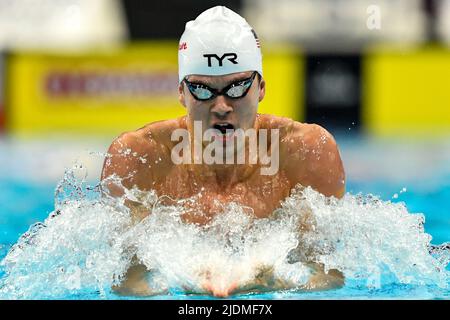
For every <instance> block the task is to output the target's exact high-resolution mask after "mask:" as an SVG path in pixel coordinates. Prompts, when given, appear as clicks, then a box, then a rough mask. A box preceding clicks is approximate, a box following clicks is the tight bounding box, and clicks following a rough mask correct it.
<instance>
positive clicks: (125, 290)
mask: <svg viewBox="0 0 450 320" xmlns="http://www.w3.org/2000/svg"><path fill="white" fill-rule="evenodd" d="M148 272H149V271H148V270H147V267H146V266H144V265H142V264H138V265H134V266H131V267H130V268H129V269H128V271H127V273H126V275H125V278H124V280H123V281H122V282H121V283H120V285H119V286H113V287H112V289H113V290H114V291H115V293H116V294H118V295H123V296H152V295H158V294H163V293H165V292H164V291H161V290H155V289H152V288H150V286H149V284H148V281H147V277H146V275H147V273H148Z"/></svg>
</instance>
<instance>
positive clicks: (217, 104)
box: [211, 96, 233, 119]
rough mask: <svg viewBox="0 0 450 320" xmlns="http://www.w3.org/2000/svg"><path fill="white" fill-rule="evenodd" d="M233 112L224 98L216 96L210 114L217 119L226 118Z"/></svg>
mask: <svg viewBox="0 0 450 320" xmlns="http://www.w3.org/2000/svg"><path fill="white" fill-rule="evenodd" d="M232 111H233V107H232V106H231V105H230V103H229V102H228V101H227V99H226V98H225V97H224V96H218V97H216V98H215V99H214V102H213V105H212V108H211V112H212V113H213V114H214V115H215V116H216V117H218V118H220V119H223V118H226V116H227V115H228V114H230V113H231V112H232Z"/></svg>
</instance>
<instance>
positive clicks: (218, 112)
mask: <svg viewBox="0 0 450 320" xmlns="http://www.w3.org/2000/svg"><path fill="white" fill-rule="evenodd" d="M252 75H253V72H252V71H248V72H238V73H232V74H227V75H223V76H201V75H190V76H187V77H186V80H188V81H189V82H190V83H193V84H203V85H206V86H208V87H209V88H212V89H216V90H218V91H219V92H221V91H222V89H223V88H226V87H228V86H230V85H231V84H233V83H237V82H239V81H242V80H245V79H249V78H250V77H252ZM178 90H179V100H180V102H181V104H182V105H183V106H185V107H186V109H187V117H188V121H189V124H190V125H191V128H192V126H193V123H194V121H201V122H202V129H203V132H204V131H206V130H207V129H210V128H216V129H219V127H218V126H219V125H222V126H224V125H226V128H227V129H234V130H236V129H243V130H246V129H249V128H253V127H254V124H255V119H256V113H257V109H258V103H259V102H260V101H261V100H262V99H263V98H264V95H265V82H264V80H263V79H261V78H260V76H259V74H257V75H256V76H255V78H254V80H253V82H252V84H251V86H250V88H249V90H248V92H247V94H246V95H245V96H244V97H242V98H237V99H232V98H229V97H227V96H224V95H218V96H216V97H214V98H212V99H210V100H205V101H201V100H197V99H195V98H194V96H193V95H192V93H191V92H190V91H189V89H188V87H187V84H186V83H185V82H184V81H183V82H181V84H180V86H179V88H178ZM203 132H202V133H203Z"/></svg>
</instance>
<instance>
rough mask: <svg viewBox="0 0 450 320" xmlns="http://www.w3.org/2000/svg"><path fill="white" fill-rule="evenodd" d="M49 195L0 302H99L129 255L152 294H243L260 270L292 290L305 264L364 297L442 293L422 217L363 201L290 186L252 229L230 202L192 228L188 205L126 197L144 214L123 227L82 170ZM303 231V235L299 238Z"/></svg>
mask: <svg viewBox="0 0 450 320" xmlns="http://www.w3.org/2000/svg"><path fill="white" fill-rule="evenodd" d="M112 181H115V183H117V184H120V182H119V181H117V179H114V178H112ZM57 190H58V192H57V195H56V200H55V211H54V212H52V214H50V216H49V217H48V218H47V219H46V220H45V221H44V222H43V223H42V224H37V225H34V226H32V227H31V228H30V230H29V231H28V232H27V233H26V234H25V235H24V236H23V237H22V238H21V239H20V240H19V241H18V243H17V244H16V245H15V246H14V247H13V248H12V249H11V250H10V251H9V253H8V255H7V256H6V258H5V259H4V260H3V261H2V266H3V268H4V271H5V272H6V275H5V277H4V278H3V279H2V285H1V289H0V296H1V297H4V298H9V299H10V298H34V299H36V298H37V299H39V298H62V297H67V296H68V295H73V294H77V293H80V294H81V293H86V294H88V293H95V292H100V294H101V296H103V297H108V296H109V294H111V290H110V288H111V286H112V285H113V284H118V283H119V282H120V281H121V279H122V277H123V275H124V273H125V271H126V270H127V269H128V267H129V266H130V263H131V259H132V257H133V256H134V255H136V257H137V258H138V259H139V260H140V262H141V263H143V264H145V265H146V266H147V268H148V269H151V270H153V277H151V278H149V281H151V286H152V287H153V288H155V289H159V290H165V289H167V288H169V289H172V290H175V291H177V290H178V291H177V292H179V290H183V288H186V289H189V290H193V291H199V290H201V288H202V282H203V281H204V280H205V277H206V276H207V277H209V278H210V279H213V281H216V282H217V283H219V284H220V285H223V286H224V287H225V286H226V285H227V284H229V283H232V282H235V283H240V284H244V283H248V282H251V281H252V280H253V279H254V278H255V277H256V275H257V274H258V272H259V271H260V270H261V268H265V267H269V268H273V271H274V274H275V275H276V276H278V277H279V278H281V279H283V280H284V281H286V282H288V283H290V284H291V285H293V286H301V285H303V284H305V282H306V281H307V280H308V277H309V275H310V271H309V268H308V267H307V265H306V263H307V262H309V261H314V262H318V263H323V264H324V265H325V269H326V270H329V269H338V270H341V271H342V272H343V273H344V275H345V277H346V278H347V279H348V280H351V279H364V280H365V281H366V284H367V286H369V287H380V286H383V285H384V282H383V281H384V280H383V279H394V280H393V281H395V282H398V283H406V284H418V285H436V286H439V287H443V288H444V287H446V286H447V282H448V271H446V270H445V266H446V263H448V260H446V259H445V258H442V256H439V254H438V255H436V254H435V255H431V254H430V253H429V245H430V240H431V236H430V235H428V234H426V233H425V232H424V230H423V222H424V216H423V215H422V214H411V213H409V212H408V211H407V209H406V207H405V205H404V204H402V203H391V202H389V201H382V200H380V199H379V198H377V197H374V196H371V195H368V196H363V195H351V194H346V195H345V196H344V198H343V199H341V200H337V199H335V198H326V197H324V196H323V195H321V194H319V193H317V192H315V191H314V190H312V189H311V188H306V189H302V188H300V187H298V188H296V189H294V190H293V191H292V194H291V196H290V197H288V198H286V199H285V201H284V202H283V203H282V206H281V208H280V209H278V210H276V211H275V212H274V214H273V216H272V217H271V218H267V219H254V217H253V216H252V215H251V211H250V213H249V210H248V208H245V207H242V206H240V205H238V204H236V203H231V204H229V205H227V206H225V207H224V208H223V210H222V211H223V212H220V213H218V215H217V216H216V218H215V219H213V220H212V221H211V222H210V223H209V224H208V225H206V226H198V225H194V224H186V223H183V221H182V219H181V215H182V213H183V209H182V204H183V201H189V200H192V201H195V199H187V200H183V201H173V202H172V203H171V204H167V203H165V202H164V201H162V198H158V197H156V194H155V193H154V192H150V193H145V192H141V191H138V190H136V189H133V190H127V193H126V197H128V198H129V199H133V200H134V201H139V202H141V203H142V204H143V205H145V206H147V207H149V208H152V214H151V215H150V216H148V217H147V218H145V219H144V220H142V221H141V222H140V223H138V224H136V225H132V223H131V221H132V219H131V217H130V212H129V210H128V208H127V207H126V206H124V200H125V196H124V197H123V198H110V197H108V196H107V195H106V194H105V195H104V196H101V195H100V187H99V186H96V187H95V188H93V187H89V186H87V184H86V177H85V172H84V167H83V166H79V165H78V166H76V167H75V168H74V169H73V170H70V171H68V172H66V174H65V178H64V179H63V181H62V182H61V185H60V186H59V187H58V188H57ZM305 222H308V223H310V224H311V226H312V227H311V228H310V230H305V229H301V228H300V227H299V226H300V223H305ZM302 230H303V231H302Z"/></svg>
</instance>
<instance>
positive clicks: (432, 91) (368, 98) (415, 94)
mask: <svg viewBox="0 0 450 320" xmlns="http://www.w3.org/2000/svg"><path fill="white" fill-rule="evenodd" d="M363 72H364V77H363V88H364V89H363V97H364V98H363V110H362V112H363V120H364V123H365V124H366V126H367V129H368V131H369V132H370V133H372V134H375V135H379V136H396V135H403V136H405V135H407V136H422V135H440V134H448V133H450V80H449V79H450V50H449V49H446V48H438V47H436V48H424V49H416V50H400V49H398V50H395V49H389V48H383V49H378V50H374V51H372V52H371V53H370V54H368V55H367V56H366V58H365V60H364V69H363Z"/></svg>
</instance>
